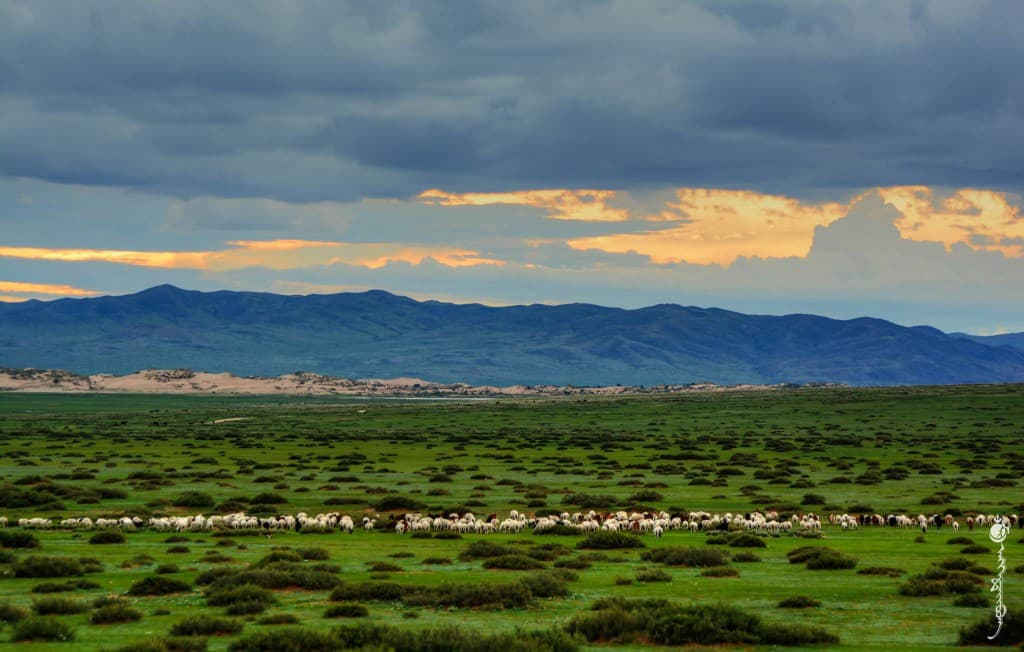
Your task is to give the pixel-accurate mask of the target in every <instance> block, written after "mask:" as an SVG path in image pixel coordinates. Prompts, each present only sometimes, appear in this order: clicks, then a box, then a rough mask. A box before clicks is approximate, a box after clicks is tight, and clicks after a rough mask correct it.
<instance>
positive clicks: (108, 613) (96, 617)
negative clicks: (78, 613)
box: [89, 602, 142, 625]
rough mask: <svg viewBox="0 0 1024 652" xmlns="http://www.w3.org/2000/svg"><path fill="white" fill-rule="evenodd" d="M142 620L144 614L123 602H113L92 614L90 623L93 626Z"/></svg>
mask: <svg viewBox="0 0 1024 652" xmlns="http://www.w3.org/2000/svg"><path fill="white" fill-rule="evenodd" d="M141 619H142V612H141V611H139V610H138V609H136V608H135V607H132V606H131V605H128V604H126V603H123V602H112V603H110V604H106V605H103V606H102V607H99V608H98V609H96V611H94V612H92V615H91V616H89V622H90V623H92V624H93V625H107V624H111V623H130V622H135V621H136V620H141Z"/></svg>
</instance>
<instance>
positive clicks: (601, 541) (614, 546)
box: [576, 530, 645, 550]
mask: <svg viewBox="0 0 1024 652" xmlns="http://www.w3.org/2000/svg"><path fill="white" fill-rule="evenodd" d="M643 547H645V546H644V542H643V541H641V540H640V538H639V537H637V536H635V535H632V534H627V533H626V532H611V531H607V530H599V531H597V532H594V533H593V534H590V535H588V536H587V538H585V539H583V540H582V541H580V542H579V543H577V544H576V548H578V549H580V550H621V549H627V548H643Z"/></svg>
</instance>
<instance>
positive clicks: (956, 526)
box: [953, 520, 960, 532]
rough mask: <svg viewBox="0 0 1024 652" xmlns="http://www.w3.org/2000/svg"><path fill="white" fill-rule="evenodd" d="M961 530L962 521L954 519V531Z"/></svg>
mask: <svg viewBox="0 0 1024 652" xmlns="http://www.w3.org/2000/svg"><path fill="white" fill-rule="evenodd" d="M959 531H960V522H959V521H956V520H954V521H953V532H959Z"/></svg>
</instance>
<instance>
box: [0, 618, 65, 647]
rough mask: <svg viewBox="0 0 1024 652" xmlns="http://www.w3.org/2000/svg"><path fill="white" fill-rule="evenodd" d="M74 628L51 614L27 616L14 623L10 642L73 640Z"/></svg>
mask: <svg viewBox="0 0 1024 652" xmlns="http://www.w3.org/2000/svg"><path fill="white" fill-rule="evenodd" d="M73 640H75V630H74V629H72V628H71V626H70V625H67V624H65V623H62V622H61V621H59V620H57V619H56V618H53V617H52V616H29V617H28V618H24V619H22V620H19V621H18V622H16V623H14V627H13V628H12V632H11V642H13V643H22V642H24V641H73Z"/></svg>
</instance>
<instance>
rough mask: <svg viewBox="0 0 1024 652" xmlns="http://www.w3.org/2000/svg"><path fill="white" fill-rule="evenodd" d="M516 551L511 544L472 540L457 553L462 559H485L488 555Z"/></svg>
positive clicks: (514, 552) (494, 555)
mask: <svg viewBox="0 0 1024 652" xmlns="http://www.w3.org/2000/svg"><path fill="white" fill-rule="evenodd" d="M516 553H517V551H516V549H515V548H514V547H513V546H504V545H501V544H498V543H494V542H493V541H485V540H480V541H474V542H473V543H471V544H469V546H467V547H466V549H465V550H463V551H462V552H461V553H459V559H461V560H462V561H472V560H474V559H487V558H489V557H501V556H503V555H514V554H516Z"/></svg>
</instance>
